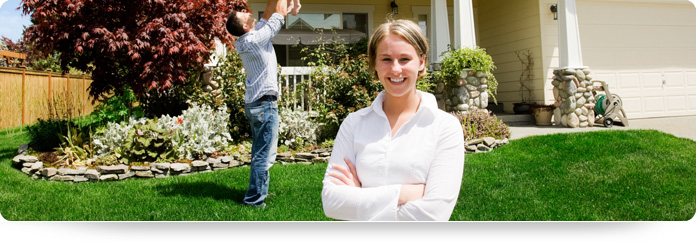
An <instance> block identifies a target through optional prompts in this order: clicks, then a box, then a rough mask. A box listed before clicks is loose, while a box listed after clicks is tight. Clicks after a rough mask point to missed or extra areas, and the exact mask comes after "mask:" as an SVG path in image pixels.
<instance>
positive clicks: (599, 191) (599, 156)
mask: <svg viewBox="0 0 696 246" xmlns="http://www.w3.org/2000/svg"><path fill="white" fill-rule="evenodd" d="M513 134H514V133H513ZM26 142H28V139H27V136H26V134H24V133H0V214H2V216H3V217H4V218H5V219H7V220H12V221H15V220H20V221H24V220H31V221H63V220H68V221H83V220H91V221H102V220H106V221H110V220H125V221H141V220H147V221H149V220H156V221H184V220H191V221H212V220H222V221H298V220H299V221H316V220H330V219H328V218H326V217H325V216H324V214H323V212H322V207H321V197H320V193H321V179H322V177H323V173H324V169H325V167H326V164H319V165H275V166H274V167H272V168H271V190H270V192H271V193H272V194H274V196H272V197H270V198H269V199H267V201H266V202H267V203H268V207H266V208H265V209H257V208H253V207H247V206H243V205H242V204H241V199H242V197H243V195H244V192H245V190H246V187H247V182H248V181H247V180H248V173H249V167H239V168H233V169H228V170H223V171H217V172H213V173H204V174H195V175H190V176H183V177H170V178H166V179H131V180H126V181H119V182H99V183H61V182H48V181H43V180H32V179H31V178H30V177H29V176H27V175H26V174H24V173H22V172H20V171H19V170H17V169H16V168H14V167H12V164H11V158H12V157H14V156H15V155H16V153H17V152H16V151H17V147H18V146H19V145H20V144H22V143H26ZM694 177H696V142H694V141H692V140H687V139H682V138H676V137H674V136H672V135H668V134H664V133H660V132H657V131H647V130H631V131H618V130H615V131H599V132H587V133H573V134H556V135H548V136H534V137H528V138H524V139H519V140H513V141H511V143H510V144H509V145H506V146H503V147H501V148H498V149H496V150H494V151H493V152H491V153H486V154H472V155H467V157H466V164H465V168H464V178H463V180H462V189H461V193H460V196H459V200H458V202H457V206H456V207H455V210H454V213H453V215H452V218H451V219H452V220H464V221H517V220H524V221H529V220H532V221H547V220H553V221H568V220H570V221H575V220H590V221H609V220H619V221H623V220H643V221H671V220H678V221H683V220H689V219H691V218H692V217H693V216H694V213H695V212H696V178H694Z"/></svg>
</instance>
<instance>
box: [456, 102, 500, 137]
mask: <svg viewBox="0 0 696 246" xmlns="http://www.w3.org/2000/svg"><path fill="white" fill-rule="evenodd" d="M452 114H453V115H454V116H456V117H457V118H458V119H459V122H460V123H461V124H462V129H463V130H464V139H465V141H470V140H473V139H479V138H484V137H493V138H495V139H504V138H510V127H508V126H507V125H505V123H503V121H501V120H498V119H497V118H496V117H495V115H491V113H490V111H488V110H486V109H477V110H471V111H467V112H464V113H459V112H457V113H452Z"/></svg>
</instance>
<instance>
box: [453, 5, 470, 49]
mask: <svg viewBox="0 0 696 246" xmlns="http://www.w3.org/2000/svg"><path fill="white" fill-rule="evenodd" d="M453 47H454V48H455V49H461V48H464V47H469V48H474V47H476V29H475V26H474V7H473V5H472V4H471V0H460V1H454V44H453Z"/></svg>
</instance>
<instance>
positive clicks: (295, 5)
mask: <svg viewBox="0 0 696 246" xmlns="http://www.w3.org/2000/svg"><path fill="white" fill-rule="evenodd" d="M288 3H289V4H288V10H291V9H292V15H293V16H295V15H297V14H298V13H300V8H302V4H300V0H290V1H288Z"/></svg>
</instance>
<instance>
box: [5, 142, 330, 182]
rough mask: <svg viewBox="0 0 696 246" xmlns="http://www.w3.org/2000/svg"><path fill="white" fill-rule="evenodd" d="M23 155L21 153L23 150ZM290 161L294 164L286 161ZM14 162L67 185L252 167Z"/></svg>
mask: <svg viewBox="0 0 696 246" xmlns="http://www.w3.org/2000/svg"><path fill="white" fill-rule="evenodd" d="M20 152H21V150H20ZM329 155H331V149H319V150H314V151H312V152H310V153H295V154H291V153H279V154H278V158H277V160H278V161H279V162H281V163H282V164H287V163H290V162H293V163H302V164H312V163H318V162H328V156H329ZM288 158H289V159H290V160H292V161H287V160H288ZM12 162H13V163H14V164H15V165H16V166H17V167H18V168H20V169H21V171H22V172H23V173H25V174H27V175H29V176H31V177H32V178H33V179H43V180H49V181H65V182H85V181H92V182H100V181H117V180H125V179H130V178H166V177H170V176H186V175H190V174H195V173H208V172H213V171H218V170H223V169H228V168H232V167H238V166H243V165H249V164H250V163H248V162H243V161H241V160H239V158H238V157H235V156H222V157H218V158H208V159H206V160H195V161H191V162H190V163H177V162H175V163H169V162H161V163H149V164H147V165H144V166H128V165H124V164H120V165H111V166H98V167H96V169H95V168H87V167H76V168H68V167H62V168H55V167H44V163H43V162H41V161H40V160H39V158H37V157H36V156H32V155H24V154H19V155H17V156H15V157H14V158H12Z"/></svg>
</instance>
